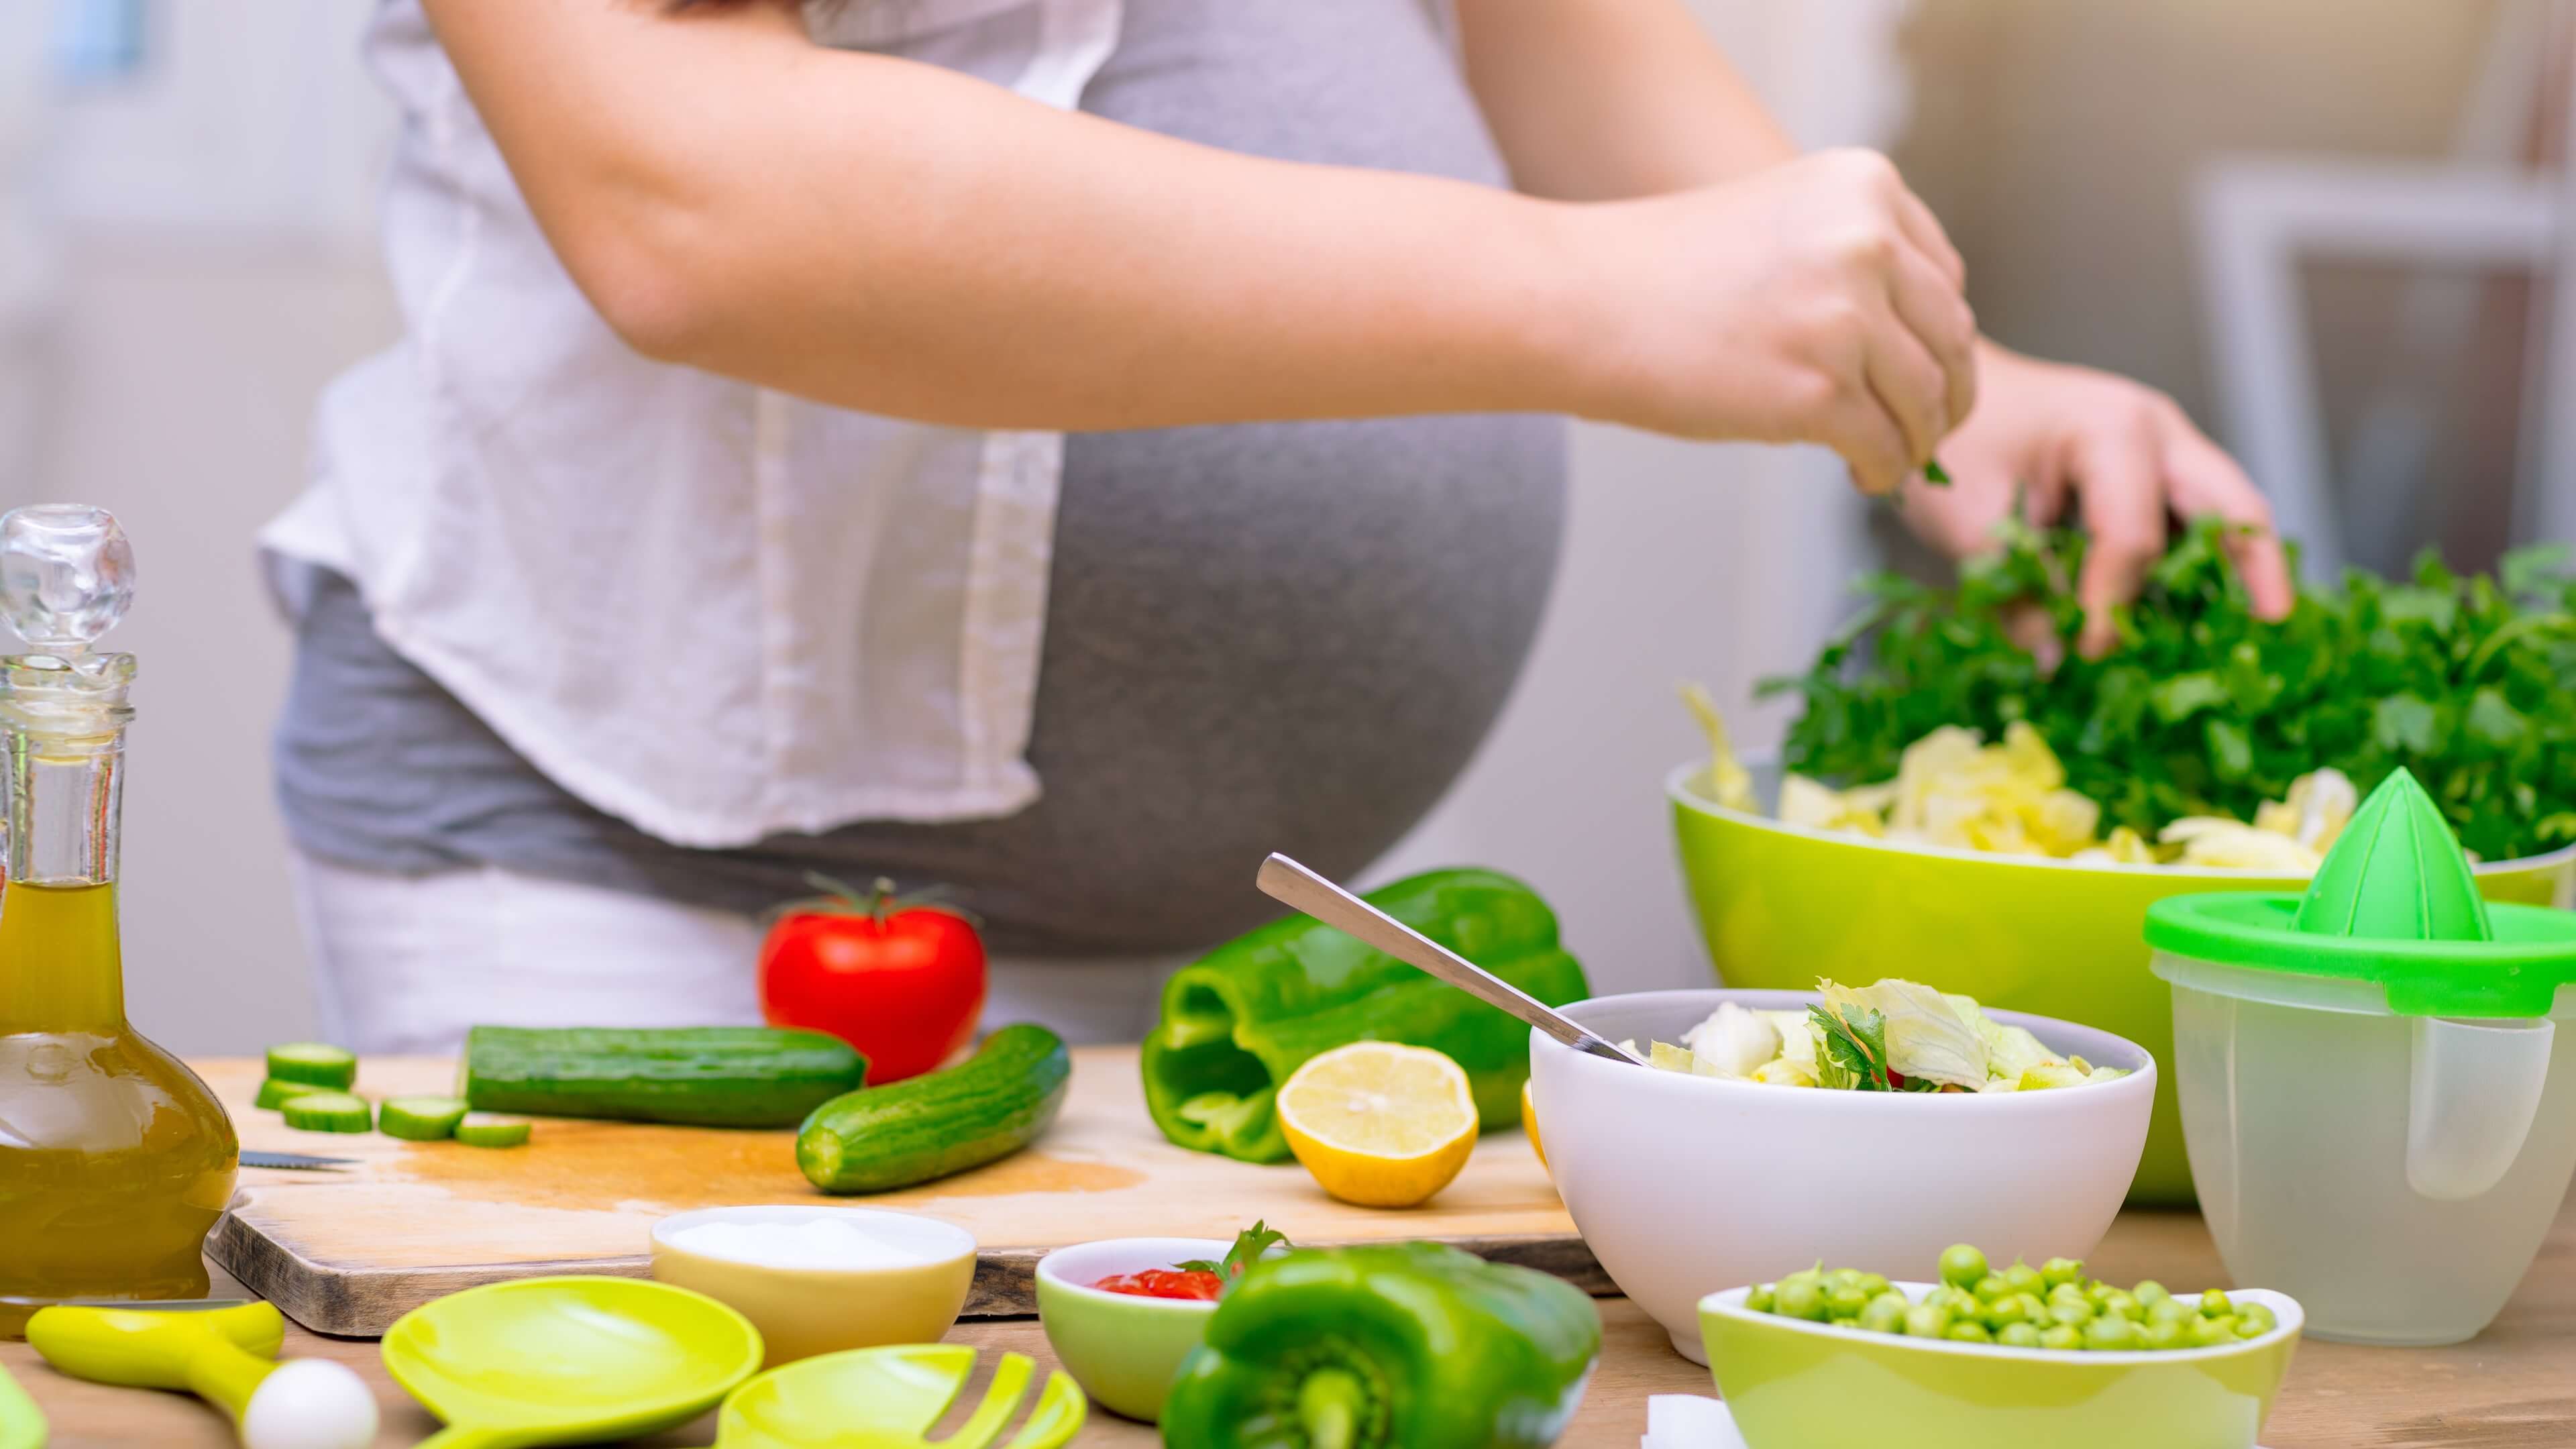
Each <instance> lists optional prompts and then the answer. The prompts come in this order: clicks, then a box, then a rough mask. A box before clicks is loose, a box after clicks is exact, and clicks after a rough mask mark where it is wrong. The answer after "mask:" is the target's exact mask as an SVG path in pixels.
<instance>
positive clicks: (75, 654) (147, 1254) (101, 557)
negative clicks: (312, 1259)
mask: <svg viewBox="0 0 2576 1449" xmlns="http://www.w3.org/2000/svg"><path fill="white" fill-rule="evenodd" d="M133 567H134V565H133V555H132V553H131V551H130V550H129V549H128V548H127V546H126V542H125V536H124V534H123V532H122V531H121V530H119V529H118V527H117V525H116V520H115V519H113V518H111V517H109V516H108V515H107V514H106V513H105V512H103V511H101V510H99V509H94V508H79V507H71V506H64V505H49V506H46V507H40V508H21V509H18V510H16V511H15V512H12V513H10V514H9V515H7V516H6V517H5V518H0V614H5V616H6V618H7V620H8V622H9V624H10V626H11V627H12V628H14V629H16V630H17V632H18V633H19V635H20V636H21V637H23V638H25V639H26V640H27V642H28V644H29V645H30V646H31V647H32V648H33V649H34V650H35V651H36V652H34V653H29V654H21V655H11V656H6V657H0V749H5V751H6V757H5V766H6V791H7V816H6V819H7V825H8V831H7V850H6V862H7V877H6V881H5V884H0V1337H17V1336H20V1335H21V1334H22V1333H23V1331H24V1326H25V1323H26V1320H27V1317H28V1316H29V1315H30V1314H32V1313H33V1312H34V1311H35V1310H36V1309H37V1308H40V1307H42V1306H44V1305H45V1304H46V1303H49V1302H55V1301H59V1300H62V1299H67V1298H80V1299H101V1298H105V1299H114V1298H192V1297H203V1296H204V1295H205V1292H206V1286H207V1285H206V1268H205V1261H204V1258H203V1257H202V1252H203V1249H204V1244H205V1239H206V1233H207V1231H208V1230H209V1229H211V1228H212V1227H213V1226H214V1223H215V1219H216V1217H217V1216H218V1215H219V1214H221V1213H222V1212H223V1210H224V1206H225V1204H226V1203H228V1202H229V1201H230V1200H231V1198H232V1190H233V1175H234V1170H235V1167H236V1164H237V1160H238V1157H239V1153H238V1151H237V1150H236V1149H237V1143H236V1142H235V1139H234V1136H233V1127H232V1122H231V1120H230V1119H229V1118H227V1117H226V1116H225V1115H224V1109H223V1107H222V1106H221V1105H220V1104H219V1103H217V1102H216V1101H215V1098H214V1094H213V1093H212V1092H209V1091H208V1090H206V1084H205V1083H204V1082H202V1081H199V1080H198V1079H197V1075H196V1074H195V1073H194V1072H191V1071H189V1070H188V1068H187V1067H186V1066H184V1065H182V1064H181V1063H180V1061H179V1059H178V1058H176V1057H174V1056H172V1055H170V1054H169V1053H168V1052H166V1051H163V1050H162V1049H161V1048H159V1047H157V1046H154V1045H153V1044H152V1043H151V1042H149V1041H146V1040H144V1039H143V1037H142V1036H141V1035H139V1034H138V1033H136V1031H135V1030H134V1028H133V1027H132V1026H130V1025H128V1024H127V1023H126V1020H125V980H124V963H123V958H122V956H121V954H120V953H119V950H118V946H117V931H116V864H117V862H116V854H117V814H118V808H119V804H120V794H121V790H122V786H123V782H124V777H125V772H124V752H125V726H126V722H127V721H128V720H130V719H131V718H133V711H132V710H131V709H130V708H128V707H127V705H126V690H127V687H128V686H129V685H130V684H131V683H132V682H133V679H134V656H132V655H130V654H94V653H91V652H89V645H90V643H91V642H92V641H94V640H96V639H97V638H98V637H99V636H100V635H101V634H104V633H105V632H106V631H107V630H108V628H109V627H111V626H112V625H114V624H115V622H116V620H117V619H118V618H119V617H120V616H121V615H122V614H123V613H124V612H125V605H126V602H127V600H128V599H129V598H130V597H131V595H132V578H133Z"/></svg>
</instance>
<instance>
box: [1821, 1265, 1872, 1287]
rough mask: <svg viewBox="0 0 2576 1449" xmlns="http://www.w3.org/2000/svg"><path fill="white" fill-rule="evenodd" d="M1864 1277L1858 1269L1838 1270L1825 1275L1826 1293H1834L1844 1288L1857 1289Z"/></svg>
mask: <svg viewBox="0 0 2576 1449" xmlns="http://www.w3.org/2000/svg"><path fill="white" fill-rule="evenodd" d="M1863 1276H1864V1275H1863V1274H1862V1272H1861V1271H1860V1270H1859V1269H1858V1268H1836V1269H1834V1270H1833V1271H1832V1272H1830V1273H1827V1274H1826V1275H1825V1291H1826V1292H1828V1293H1832V1292H1835V1291H1837V1290H1839V1289H1843V1288H1857V1287H1859V1286H1860V1285H1861V1280H1862V1278H1863Z"/></svg>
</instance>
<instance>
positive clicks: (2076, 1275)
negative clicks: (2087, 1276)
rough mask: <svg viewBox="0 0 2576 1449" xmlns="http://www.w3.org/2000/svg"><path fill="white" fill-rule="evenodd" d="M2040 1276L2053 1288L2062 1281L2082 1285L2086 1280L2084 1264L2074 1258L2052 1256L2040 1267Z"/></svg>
mask: <svg viewBox="0 0 2576 1449" xmlns="http://www.w3.org/2000/svg"><path fill="white" fill-rule="evenodd" d="M2039 1276H2040V1277H2041V1278H2042V1279H2043V1280H2045V1281H2046V1282H2047V1284H2048V1286H2049V1287H2051V1288H2054V1287H2056V1286H2057V1285H2058V1284H2060V1283H2073V1284H2075V1285H2077V1286H2078V1287H2081V1286H2082V1285H2083V1282H2084V1265H2083V1264H2082V1263H2079V1262H2077V1261H2076V1260H2075V1259H2073V1258H2051V1259H2049V1260H2048V1262H2047V1263H2046V1264H2045V1265H2043V1266H2042V1267H2041V1268H2040V1270H2039Z"/></svg>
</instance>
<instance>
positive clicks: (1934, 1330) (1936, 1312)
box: [1905, 1303, 1951, 1338]
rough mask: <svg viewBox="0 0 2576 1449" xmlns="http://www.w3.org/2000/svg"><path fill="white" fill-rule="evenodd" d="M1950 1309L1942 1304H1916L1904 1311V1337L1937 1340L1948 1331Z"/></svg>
mask: <svg viewBox="0 0 2576 1449" xmlns="http://www.w3.org/2000/svg"><path fill="white" fill-rule="evenodd" d="M1950 1317H1951V1314H1950V1308H1949V1305H1948V1304H1944V1303H1917V1304H1915V1305H1914V1306H1913V1307H1911V1308H1908V1309H1906V1310H1905V1336H1906V1337H1908V1338H1939V1337H1940V1336H1942V1335H1943V1334H1945V1333H1948V1332H1949V1331H1950Z"/></svg>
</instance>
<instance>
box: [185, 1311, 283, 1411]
mask: <svg viewBox="0 0 2576 1449" xmlns="http://www.w3.org/2000/svg"><path fill="white" fill-rule="evenodd" d="M199 1338H200V1342H199V1344H198V1345H197V1346H196V1347H195V1348H194V1349H192V1350H191V1351H190V1353H189V1355H188V1370H187V1371H188V1391H189V1392H190V1393H193V1394H195V1395H196V1396H197V1397H199V1398H201V1399H204V1400H205V1401H206V1402H207V1403H210V1404H217V1405H220V1406H221V1407H222V1408H223V1411H224V1414H225V1416H226V1417H228V1418H230V1419H231V1420H232V1421H233V1422H234V1423H236V1424H238V1423H240V1422H241V1416H242V1411H243V1410H244V1409H247V1408H249V1407H250V1396H251V1395H252V1394H255V1393H257V1392H259V1385H260V1381H261V1380H263V1379H265V1378H267V1377H268V1376H269V1375H270V1374H273V1373H275V1372H277V1360H275V1359H272V1358H262V1357H260V1356H259V1355H258V1354H255V1353H252V1352H251V1351H250V1350H248V1349H246V1348H243V1347H242V1346H241V1345H240V1344H237V1343H235V1342H233V1341H232V1340H231V1339H229V1338H226V1337H224V1336H223V1335H222V1334H220V1333H215V1332H211V1331H206V1330H200V1332H199Z"/></svg>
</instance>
